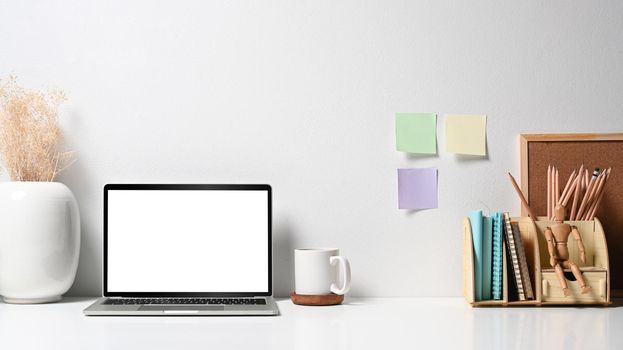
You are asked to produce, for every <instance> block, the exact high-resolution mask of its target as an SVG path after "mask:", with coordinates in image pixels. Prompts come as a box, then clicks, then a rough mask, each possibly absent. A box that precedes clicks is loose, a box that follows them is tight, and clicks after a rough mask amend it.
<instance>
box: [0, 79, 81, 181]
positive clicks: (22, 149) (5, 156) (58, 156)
mask: <svg viewBox="0 0 623 350" xmlns="http://www.w3.org/2000/svg"><path fill="white" fill-rule="evenodd" d="M64 100H65V95H64V94H63V93H62V92H60V91H50V92H39V91H34V90H29V89H25V88H23V87H21V86H19V85H18V84H17V81H16V79H15V77H9V78H8V79H5V80H2V81H0V156H1V157H2V160H3V162H4V168H5V170H6V171H7V172H8V173H9V176H10V178H11V181H54V179H55V178H56V176H57V175H58V173H59V172H60V171H61V170H63V169H64V168H66V167H67V166H69V164H70V163H71V158H72V153H71V152H61V151H59V147H60V144H61V142H62V139H63V135H62V133H61V130H60V128H59V126H58V107H59V105H60V104H61V102H63V101H64Z"/></svg>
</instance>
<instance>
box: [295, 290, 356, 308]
mask: <svg viewBox="0 0 623 350" xmlns="http://www.w3.org/2000/svg"><path fill="white" fill-rule="evenodd" d="M290 299H292V302H293V303H295V304H296V305H307V306H327V305H339V304H341V303H342V302H343V301H344V296H343V295H337V294H333V293H331V294H329V295H300V294H296V293H295V292H292V293H290Z"/></svg>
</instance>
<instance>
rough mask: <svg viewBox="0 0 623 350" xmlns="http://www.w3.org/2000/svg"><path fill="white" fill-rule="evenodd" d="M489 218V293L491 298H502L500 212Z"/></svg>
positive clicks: (501, 223)
mask: <svg viewBox="0 0 623 350" xmlns="http://www.w3.org/2000/svg"><path fill="white" fill-rule="evenodd" d="M491 219H492V221H493V242H492V245H493V247H492V248H493V249H492V253H493V257H492V260H493V261H492V271H491V273H492V276H491V294H492V297H493V300H502V287H503V286H502V276H503V274H502V273H503V272H502V268H503V260H502V259H504V252H503V249H502V242H503V241H504V237H503V232H504V226H503V220H502V213H494V214H493V216H492V217H491Z"/></svg>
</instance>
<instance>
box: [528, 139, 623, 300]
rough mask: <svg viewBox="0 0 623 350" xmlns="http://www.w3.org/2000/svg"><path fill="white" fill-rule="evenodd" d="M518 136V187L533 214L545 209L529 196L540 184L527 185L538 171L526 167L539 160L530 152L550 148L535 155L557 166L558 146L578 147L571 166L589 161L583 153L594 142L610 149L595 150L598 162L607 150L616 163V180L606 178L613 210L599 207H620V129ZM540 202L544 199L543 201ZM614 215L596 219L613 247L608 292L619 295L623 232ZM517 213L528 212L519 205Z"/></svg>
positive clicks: (622, 292) (622, 193)
mask: <svg viewBox="0 0 623 350" xmlns="http://www.w3.org/2000/svg"><path fill="white" fill-rule="evenodd" d="M519 136H520V137H519V151H520V179H521V190H522V191H523V193H524V196H525V197H526V200H527V201H528V202H529V203H530V206H531V207H532V209H533V210H534V211H536V214H537V215H545V212H543V210H542V207H543V205H542V203H541V200H540V199H539V198H536V199H535V198H531V197H534V193H531V190H532V192H534V191H535V189H536V188H537V187H539V186H541V185H540V184H536V183H535V184H531V183H530V177H531V176H532V177H533V180H534V177H535V176H536V175H535V174H536V172H537V171H540V170H534V169H533V170H531V169H530V166H531V165H532V166H535V164H539V163H542V162H539V160H537V159H530V158H529V157H530V154H532V155H534V154H535V152H537V150H549V149H552V153H550V154H549V156H547V157H546V156H542V153H536V154H538V155H539V158H541V160H543V159H545V158H547V159H548V162H549V161H551V162H552V165H556V166H558V165H559V164H557V163H558V161H557V160H556V159H557V158H556V156H560V155H561V154H567V153H566V152H562V153H561V149H562V148H563V147H564V148H565V149H567V148H568V149H575V151H576V152H577V151H578V150H579V151H580V152H581V153H583V154H585V155H584V156H583V157H575V158H576V159H575V162H576V163H577V164H574V166H579V165H580V164H581V163H583V162H589V163H590V160H591V158H593V157H592V156H591V157H589V156H586V154H591V151H589V150H591V149H592V148H591V147H594V145H596V144H603V145H604V146H603V147H604V148H608V149H612V150H613V151H612V152H600V153H598V156H600V157H601V158H602V159H601V160H602V163H609V162H610V161H609V160H608V161H604V157H603V156H602V153H610V154H611V156H610V155H609V156H608V157H610V159H612V163H614V164H616V166H615V167H614V168H613V169H615V171H613V175H614V176H616V177H617V179H616V180H615V181H610V182H612V184H610V185H609V190H610V191H612V192H614V193H612V194H611V195H612V196H613V197H615V198H617V201H614V202H613V203H615V204H616V205H615V207H614V208H616V209H609V208H605V209H603V210H621V209H623V208H621V199H622V198H623V186H621V181H622V180H621V174H619V173H620V172H621V168H622V167H623V161H622V159H623V158H622V157H623V152H621V149H622V148H623V132H613V133H563V134H545V133H541V134H520V135H519ZM600 141H604V142H603V143H602V142H600ZM583 142H587V144H586V146H581V145H578V143H583ZM531 143H534V144H532V146H531ZM543 143H546V144H547V145H543ZM550 143H551V146H550ZM563 143H565V145H564V146H563ZM566 143H569V146H567V145H566ZM606 144H608V146H605V145H606ZM550 147H551V148H550ZM574 147H575V148H574ZM554 149H557V151H553V150H554ZM584 150H587V151H586V152H584ZM569 154H570V155H571V156H577V154H576V153H573V152H570V153H569ZM592 154H595V153H594V152H593V153H592ZM559 158H560V157H559ZM563 158H567V157H563ZM580 158H582V159H580ZM585 158H588V159H585ZM561 162H562V161H561ZM544 164H545V165H543V164H540V165H539V168H538V169H540V168H541V167H544V168H547V163H544ZM585 164H586V163H585ZM561 165H563V164H561ZM587 165H588V166H592V165H602V164H601V163H596V164H587ZM602 166H614V165H612V164H603V165H602ZM567 170H568V169H567ZM543 171H545V170H543ZM569 172H570V171H569ZM544 183H545V181H544ZM536 193H537V197H541V196H543V195H542V194H541V193H540V191H539V190H536ZM531 194H532V196H531ZM535 200H536V201H537V202H536V203H534V201H535ZM543 202H545V201H544V200H543ZM535 207H536V208H535ZM539 207H541V210H539ZM614 214H616V215H614ZM614 214H613V215H606V216H603V217H600V219H601V221H602V222H603V225H604V229H605V231H606V236H607V237H606V238H608V243H609V245H610V248H611V249H613V250H614V251H611V252H610V253H611V254H610V258H611V259H612V262H611V264H610V265H611V266H612V267H613V271H612V274H611V280H612V295H613V296H623V267H621V268H618V267H616V266H619V265H621V262H622V261H623V235H621V232H623V224H622V221H623V219H613V217H617V216H619V215H618V212H616V213H614ZM521 215H522V216H525V215H528V213H527V210H526V209H525V208H523V206H521ZM617 252H618V253H617ZM609 282H610V281H609ZM609 286H610V284H609Z"/></svg>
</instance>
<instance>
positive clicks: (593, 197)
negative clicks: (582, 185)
mask: <svg viewBox="0 0 623 350" xmlns="http://www.w3.org/2000/svg"><path fill="white" fill-rule="evenodd" d="M605 179H606V170H603V171H602V172H601V173H600V174H599V176H598V177H597V181H596V182H595V189H594V191H593V193H592V195H591V197H590V198H589V199H588V202H587V204H586V210H584V212H583V213H582V216H581V217H580V218H581V219H582V220H588V218H589V217H590V215H591V211H592V210H593V206H594V205H595V203H596V201H597V197H599V193H600V192H601V188H602V187H603V184H604V180H605Z"/></svg>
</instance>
